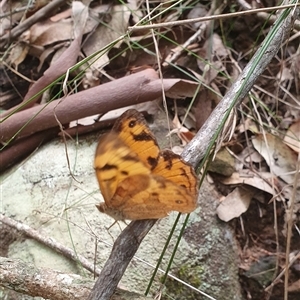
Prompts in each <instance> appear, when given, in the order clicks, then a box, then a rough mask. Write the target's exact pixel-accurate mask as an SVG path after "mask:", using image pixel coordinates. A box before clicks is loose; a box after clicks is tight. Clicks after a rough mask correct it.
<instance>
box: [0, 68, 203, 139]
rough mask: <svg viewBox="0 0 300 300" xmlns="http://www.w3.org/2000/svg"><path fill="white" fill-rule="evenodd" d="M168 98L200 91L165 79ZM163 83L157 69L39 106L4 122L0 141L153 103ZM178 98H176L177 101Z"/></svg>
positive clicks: (184, 83)
mask: <svg viewBox="0 0 300 300" xmlns="http://www.w3.org/2000/svg"><path fill="white" fill-rule="evenodd" d="M163 85H164V89H165V92H166V94H167V95H170V97H171V96H172V95H176V97H177V98H178V97H180V96H182V91H184V94H185V95H184V96H185V97H190V96H192V95H193V93H194V92H195V91H196V89H197V86H198V85H197V83H194V82H190V81H185V80H180V79H164V80H163ZM161 89H162V83H161V80H160V79H158V75H157V73H156V72H155V71H154V70H153V69H146V70H144V71H142V72H139V73H135V74H132V75H129V76H126V77H123V78H121V79H117V80H114V81H111V82H109V83H106V84H103V85H100V86H97V87H94V88H91V89H88V90H86V91H82V92H79V93H77V94H73V95H70V96H67V97H65V98H62V99H59V100H55V101H52V102H50V103H48V104H46V105H37V106H34V107H31V108H29V109H26V110H24V111H21V112H16V113H14V114H13V115H11V116H10V117H8V118H6V119H4V120H2V125H1V135H0V140H1V141H2V142H7V141H9V140H10V139H12V138H21V137H25V136H28V135H31V134H33V133H35V132H38V131H42V130H46V129H49V128H53V127H57V126H58V125H59V124H58V122H60V124H68V123H69V122H71V121H73V120H78V119H81V118H84V117H88V116H92V115H95V114H103V113H106V112H108V111H110V110H113V109H116V108H120V107H125V106H129V105H132V104H137V103H142V102H147V101H152V100H155V99H157V98H159V97H160V96H161ZM176 97H174V98H176Z"/></svg>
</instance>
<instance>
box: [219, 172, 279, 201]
mask: <svg viewBox="0 0 300 300" xmlns="http://www.w3.org/2000/svg"><path fill="white" fill-rule="evenodd" d="M272 177H273V181H275V178H274V176H272V174H271V173H269V172H260V173H259V176H258V175H256V174H255V173H253V172H251V171H248V170H241V171H240V172H239V173H237V172H235V173H233V174H232V175H231V176H230V177H226V178H223V179H221V180H220V181H221V182H222V183H223V184H226V185H228V184H247V185H250V186H253V187H255V188H257V189H259V190H261V191H264V192H267V193H269V194H271V195H274V189H273V188H272V186H271V182H272ZM268 182H270V183H268Z"/></svg>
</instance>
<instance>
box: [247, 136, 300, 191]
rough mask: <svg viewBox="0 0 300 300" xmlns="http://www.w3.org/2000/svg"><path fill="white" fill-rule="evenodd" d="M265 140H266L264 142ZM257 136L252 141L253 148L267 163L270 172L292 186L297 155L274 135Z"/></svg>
mask: <svg viewBox="0 0 300 300" xmlns="http://www.w3.org/2000/svg"><path fill="white" fill-rule="evenodd" d="M265 139H266V140H265ZM265 139H264V135H262V134H258V135H256V136H255V138H253V139H252V143H253V146H254V148H255V149H256V150H257V151H258V152H259V153H260V155H261V156H263V158H264V159H265V161H266V162H267V164H268V166H269V168H270V170H271V172H273V173H274V174H275V175H276V176H278V177H280V178H281V179H282V180H284V181H285V182H286V183H288V184H291V185H292V184H294V177H295V170H296V164H297V155H296V153H295V152H294V151H293V150H291V149H290V148H289V147H288V146H286V145H285V144H284V143H283V142H282V140H281V139H280V138H278V137H276V136H274V135H271V134H268V133H267V134H265Z"/></svg>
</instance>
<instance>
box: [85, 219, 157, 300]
mask: <svg viewBox="0 0 300 300" xmlns="http://www.w3.org/2000/svg"><path fill="white" fill-rule="evenodd" d="M155 222H156V220H143V221H133V222H131V223H130V224H129V225H128V226H127V227H126V228H125V229H124V230H123V232H122V233H121V234H120V235H119V237H118V238H117V240H116V241H115V243H114V246H113V249H112V252H111V254H110V256H109V258H108V260H107V261H106V263H105V265H104V267H103V269H102V271H101V274H100V276H99V277H98V279H97V281H96V283H95V285H94V288H93V290H92V292H91V295H90V296H89V298H88V300H95V299H110V297H111V296H112V295H113V293H114V291H115V289H116V288H117V285H118V283H119V281H120V279H121V278H122V276H123V274H124V272H125V270H126V268H127V266H128V264H129V263H130V261H131V259H132V258H133V256H134V254H135V252H136V251H137V249H138V248H139V246H140V244H141V242H142V240H143V239H144V237H145V236H146V234H147V233H148V232H149V231H150V229H151V228H152V227H153V225H154V224H155Z"/></svg>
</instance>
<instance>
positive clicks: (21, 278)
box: [0, 257, 150, 300]
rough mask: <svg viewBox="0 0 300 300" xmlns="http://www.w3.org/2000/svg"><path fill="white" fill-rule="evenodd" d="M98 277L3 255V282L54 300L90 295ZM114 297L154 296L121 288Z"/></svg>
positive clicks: (0, 260)
mask: <svg viewBox="0 0 300 300" xmlns="http://www.w3.org/2000/svg"><path fill="white" fill-rule="evenodd" d="M93 283H94V280H92V279H88V278H84V277H82V276H79V275H77V274H65V273H62V272H58V271H54V270H51V269H48V268H37V267H36V266H34V265H33V264H29V263H27V262H26V263H24V262H23V261H21V260H18V259H14V260H12V259H10V258H6V257H0V286H2V287H5V288H8V289H11V290H14V291H16V292H19V293H22V294H25V295H29V296H33V297H43V298H45V299H51V300H84V299H87V297H88V295H89V293H90V291H91V288H92V286H93ZM112 299H114V300H126V299H128V300H129V299H131V300H147V299H150V298H147V297H144V296H141V295H139V294H136V293H131V292H128V291H124V290H121V289H118V290H117V292H116V293H115V295H114V297H113V298H112Z"/></svg>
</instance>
